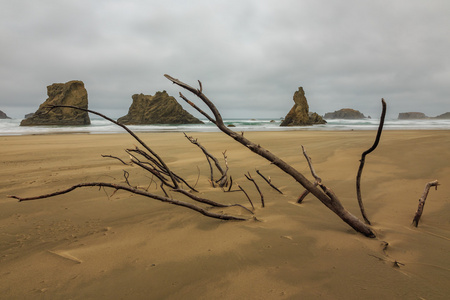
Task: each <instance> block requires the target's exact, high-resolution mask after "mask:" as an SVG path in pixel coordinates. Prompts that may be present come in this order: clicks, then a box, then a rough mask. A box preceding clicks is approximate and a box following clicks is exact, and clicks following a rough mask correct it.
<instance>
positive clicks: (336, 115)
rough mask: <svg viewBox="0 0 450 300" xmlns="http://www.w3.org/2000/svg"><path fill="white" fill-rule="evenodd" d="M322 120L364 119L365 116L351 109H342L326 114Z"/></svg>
mask: <svg viewBox="0 0 450 300" xmlns="http://www.w3.org/2000/svg"><path fill="white" fill-rule="evenodd" d="M323 118H324V119H351V120H356V119H364V118H365V116H364V114H362V113H361V112H360V111H358V110H354V109H351V108H343V109H340V110H336V111H335V112H329V113H326V114H325V115H324V116H323Z"/></svg>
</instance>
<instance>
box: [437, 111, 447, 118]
mask: <svg viewBox="0 0 450 300" xmlns="http://www.w3.org/2000/svg"><path fill="white" fill-rule="evenodd" d="M436 119H450V112H446V113H445V114H442V115H439V116H437V117H436Z"/></svg>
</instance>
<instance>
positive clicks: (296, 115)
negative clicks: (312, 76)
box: [280, 87, 326, 126]
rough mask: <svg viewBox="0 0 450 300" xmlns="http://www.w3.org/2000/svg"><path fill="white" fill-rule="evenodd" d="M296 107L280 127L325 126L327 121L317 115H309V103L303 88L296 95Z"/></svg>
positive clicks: (294, 98)
mask: <svg viewBox="0 0 450 300" xmlns="http://www.w3.org/2000/svg"><path fill="white" fill-rule="evenodd" d="M293 100H294V103H295V104H294V106H293V107H292V108H291V110H290V111H289V113H288V114H287V115H286V117H285V118H284V120H283V122H281V124H280V126H306V125H313V124H325V123H326V121H325V120H324V119H323V118H322V117H321V116H319V115H318V114H316V113H309V105H308V101H307V100H306V97H305V91H304V90H303V88H302V87H299V88H298V91H296V92H295V93H294V97H293Z"/></svg>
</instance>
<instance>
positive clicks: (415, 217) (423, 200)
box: [412, 180, 439, 227]
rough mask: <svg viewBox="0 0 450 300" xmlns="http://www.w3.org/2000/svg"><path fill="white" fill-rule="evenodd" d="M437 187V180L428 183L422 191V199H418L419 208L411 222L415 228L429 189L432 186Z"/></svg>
mask: <svg viewBox="0 0 450 300" xmlns="http://www.w3.org/2000/svg"><path fill="white" fill-rule="evenodd" d="M438 185H439V182H438V181H437V180H435V181H431V182H428V183H427V184H426V185H425V189H424V191H423V194H422V197H420V199H419V206H418V207H417V211H416V214H415V215H414V219H413V221H412V224H413V225H414V226H415V227H417V226H419V220H420V217H422V213H423V208H424V206H425V201H426V200H427V197H428V192H429V191H430V188H431V187H432V186H434V187H435V188H436V189H437V187H438Z"/></svg>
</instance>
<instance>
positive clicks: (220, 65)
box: [0, 0, 450, 118]
mask: <svg viewBox="0 0 450 300" xmlns="http://www.w3.org/2000/svg"><path fill="white" fill-rule="evenodd" d="M0 8H1V12H0V40H1V43H2V47H1V48H0V60H1V67H0V76H1V82H0V89H1V95H0V109H1V110H3V111H5V112H7V113H8V110H10V111H12V112H10V113H8V114H9V115H13V116H14V114H17V115H16V116H15V117H22V116H23V114H25V113H28V112H31V111H34V110H36V108H37V107H38V105H39V104H40V103H41V102H43V101H44V100H45V99H46V86H47V85H49V84H52V83H54V82H66V81H69V80H73V79H78V80H83V81H84V82H85V85H86V88H87V90H88V93H89V102H90V107H92V108H94V109H97V110H101V111H103V112H107V113H111V114H113V116H115V117H117V116H121V115H124V114H125V113H126V111H127V109H128V107H129V105H130V104H131V95H132V94H135V93H145V94H154V93H155V92H156V91H158V90H167V91H168V92H169V93H170V94H172V95H174V96H177V95H178V92H179V91H180V89H178V88H177V87H175V86H173V85H172V84H171V83H170V82H169V81H167V79H165V78H164V77H163V74H165V73H168V74H170V75H172V76H174V77H177V78H179V79H181V80H183V81H186V82H187V83H190V84H193V85H194V84H196V82H197V79H200V80H201V81H202V82H203V85H204V91H205V92H206V93H207V94H208V96H209V97H210V98H211V99H212V100H213V101H215V103H216V104H217V106H218V107H219V108H220V109H221V110H222V113H223V115H224V116H225V117H271V118H276V117H281V116H284V115H285V114H286V113H287V112H288V110H289V109H290V107H291V106H292V104H293V102H292V95H293V93H294V92H295V91H296V90H297V88H298V87H299V86H303V87H304V89H305V91H306V95H307V98H308V101H309V103H310V109H311V110H312V111H317V112H318V113H320V114H324V113H325V112H328V111H334V110H337V109H340V108H344V107H351V108H355V109H358V110H360V111H362V112H363V113H364V114H366V115H367V114H368V115H372V116H377V115H378V114H379V110H380V102H379V101H380V99H381V97H384V98H385V99H386V100H387V102H388V108H389V115H390V116H391V117H396V115H397V114H398V113H399V112H403V111H422V112H424V113H426V114H427V115H431V116H433V115H437V114H440V113H443V112H446V111H450V101H449V100H448V96H447V95H449V93H450V87H449V84H448V82H450V71H449V65H450V61H449V58H448V54H447V53H449V52H450V51H449V50H450V49H449V48H450V40H449V39H448V36H450V35H449V31H450V21H449V19H448V15H449V13H450V3H449V2H448V1H445V0H442V1H438V0H436V1H427V2H424V1H417V0H413V1H411V0H408V1H406V0H404V1H371V2H366V1H356V0H347V1H339V2H337V1H293V0H290V1H289V0H286V1H250V0H249V1H247V0H240V1H206V0H197V1H166V0H164V1H138V0H135V1H130V0H127V1H124V0H116V1H80V0H77V1H69V0H68V1H48V0H47V1H25V0H16V1H7V0H0ZM191 98H192V97H191ZM192 99H193V98H192Z"/></svg>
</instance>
